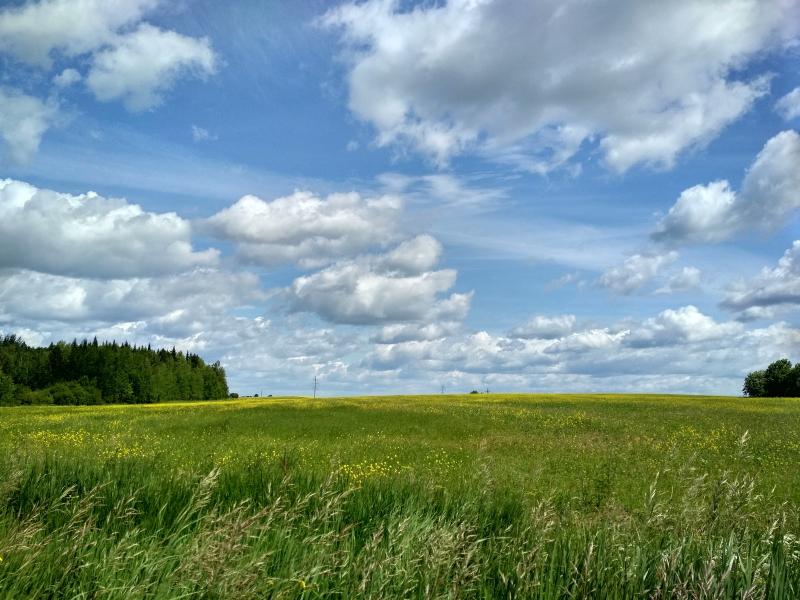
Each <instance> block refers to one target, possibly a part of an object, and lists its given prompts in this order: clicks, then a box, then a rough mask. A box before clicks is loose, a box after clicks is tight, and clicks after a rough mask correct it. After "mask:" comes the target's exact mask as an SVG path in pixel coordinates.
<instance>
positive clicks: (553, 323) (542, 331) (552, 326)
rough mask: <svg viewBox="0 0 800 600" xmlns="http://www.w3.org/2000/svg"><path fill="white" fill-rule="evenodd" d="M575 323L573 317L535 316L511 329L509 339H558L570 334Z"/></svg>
mask: <svg viewBox="0 0 800 600" xmlns="http://www.w3.org/2000/svg"><path fill="white" fill-rule="evenodd" d="M576 321H577V319H576V318H575V315H554V316H549V315H536V316H533V317H531V318H530V319H528V321H527V322H525V323H523V324H522V325H520V326H518V327H515V328H514V329H512V330H511V332H510V333H509V337H514V338H525V339H529V338H539V339H545V340H547V339H553V338H559V337H563V336H565V335H568V334H570V333H572V330H573V329H574V328H575V322H576Z"/></svg>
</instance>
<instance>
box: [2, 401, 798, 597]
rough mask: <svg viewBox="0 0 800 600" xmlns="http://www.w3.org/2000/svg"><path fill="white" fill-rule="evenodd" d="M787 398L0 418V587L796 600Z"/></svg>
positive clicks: (793, 459)
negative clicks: (788, 465) (775, 399)
mask: <svg viewBox="0 0 800 600" xmlns="http://www.w3.org/2000/svg"><path fill="white" fill-rule="evenodd" d="M798 418H800V403H797V402H795V401H783V402H778V401H770V400H764V401H747V400H741V399H710V398H685V397H684V398H681V397H639V398H635V397H624V396H622V397H617V396H615V397H599V396H595V397H568V396H555V397H542V396H534V397H524V396H508V397H502V396H492V397H483V398H477V399H476V398H464V397H448V398H444V399H442V398H440V397H430V398H419V397H416V398H407V399H406V398H402V399H401V398H395V399H340V400H325V401H318V402H311V401H307V400H274V401H264V402H255V401H241V402H236V403H225V404H194V405H190V404H186V405H159V406H153V407H92V408H73V409H67V410H65V409H61V410H59V409H53V408H46V409H45V408H43V409H30V408H29V409H4V410H2V411H0V450H1V451H2V455H1V456H2V458H0V557H2V562H0V597H8V598H20V597H26V598H28V597H34V598H35V597H104V598H145V597H159V598H160V597H164V598H174V597H203V598H215V597H217V598H322V597H336V598H355V597H370V598H398V597H403V598H406V597H410V598H562V597H574V598H584V597H592V598H636V597H639V598H695V597H696V598H796V597H798V596H800V539H798V534H799V533H800V511H799V510H798V502H797V500H798V496H799V495H800V487H799V486H798V479H797V477H798V474H797V470H796V469H794V468H791V467H788V468H787V463H788V464H793V465H796V464H797V460H798V458H800V456H798V452H800V444H798V435H800V428H798Z"/></svg>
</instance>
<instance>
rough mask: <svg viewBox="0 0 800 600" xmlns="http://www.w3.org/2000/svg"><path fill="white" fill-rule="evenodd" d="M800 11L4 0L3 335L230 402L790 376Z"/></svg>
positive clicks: (768, 4) (732, 387)
mask: <svg viewBox="0 0 800 600" xmlns="http://www.w3.org/2000/svg"><path fill="white" fill-rule="evenodd" d="M798 67H800V5H799V4H798V3H797V1H796V0H774V1H769V0H737V1H735V2H722V1H718V2H715V1H709V2H706V3H696V2H690V1H688V0H687V1H685V2H684V1H682V0H676V1H675V2H671V3H662V2H655V1H653V2H640V3H637V4H636V5H635V8H632V7H631V5H630V4H629V3H624V2H618V1H613V0H596V1H593V2H588V3H587V2H561V1H559V2H556V1H540V2H528V1H522V0H494V1H489V0H487V1H471V0H451V1H449V2H436V3H428V2H425V3H411V2H391V1H388V0H367V1H365V2H358V3H349V2H344V3H339V4H334V3H329V2H303V3H278V2H256V1H250V2H245V1H241V2H231V3H225V4H223V3H219V2H210V1H208V2H201V1H199V0H197V1H195V0H185V1H183V2H180V3H174V2H163V1H159V0H103V1H101V0H81V1H80V2H74V1H67V0H39V1H37V2H33V1H27V2H6V3H3V4H2V5H0V68H1V69H2V70H1V71H0V138H1V139H2V144H0V152H2V154H0V168H1V169H2V171H0V186H2V188H0V280H2V281H1V282H0V330H2V331H5V332H15V333H19V334H20V335H22V336H23V337H25V338H26V339H27V340H28V341H29V343H32V344H47V343H49V342H51V341H53V340H58V339H64V338H67V339H71V338H73V337H82V336H93V335H97V336H98V337H100V338H104V339H117V340H121V339H128V340H130V341H132V342H135V343H152V344H154V345H163V346H169V347H171V346H173V345H175V346H177V347H179V348H181V349H186V350H192V351H196V352H198V353H200V354H201V355H202V356H204V357H205V358H207V359H209V360H217V359H219V360H221V361H222V363H223V364H224V365H225V367H226V369H227V372H228V375H229V380H230V383H231V387H232V389H233V390H235V391H239V392H240V393H253V392H259V391H263V392H264V393H300V394H304V393H307V392H308V391H309V389H310V388H309V385H310V383H309V382H310V381H312V380H313V377H314V376H315V375H316V376H318V378H319V379H320V381H321V389H322V391H323V393H326V394H331V395H333V394H343V393H362V392H380V393H384V392H433V391H439V390H440V388H441V386H442V385H444V386H446V388H447V389H449V390H451V391H468V390H470V389H473V388H477V387H481V388H485V387H489V388H490V389H493V390H497V391H501V390H509V391H511V390H532V391H545V390H547V391H551V390H552V391H664V392H697V393H706V392H712V393H738V392H739V390H740V387H741V379H742V376H743V375H744V374H745V373H746V372H747V371H749V370H752V369H754V368H760V367H763V366H764V365H765V364H767V363H769V362H771V361H772V360H775V359H777V358H779V357H782V356H788V357H789V358H791V359H793V360H798V359H800V310H799V309H800V242H798V241H797V240H799V239H800V210H798V209H800V135H798V133H797V130H798V128H800V68H798Z"/></svg>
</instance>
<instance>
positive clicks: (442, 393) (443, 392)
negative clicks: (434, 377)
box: [442, 384, 444, 394]
mask: <svg viewBox="0 0 800 600" xmlns="http://www.w3.org/2000/svg"><path fill="white" fill-rule="evenodd" d="M442 394H444V384H442Z"/></svg>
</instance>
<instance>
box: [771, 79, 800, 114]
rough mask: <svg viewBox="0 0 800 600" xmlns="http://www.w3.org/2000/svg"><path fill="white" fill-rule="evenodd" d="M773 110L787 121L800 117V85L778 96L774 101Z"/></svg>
mask: <svg viewBox="0 0 800 600" xmlns="http://www.w3.org/2000/svg"><path fill="white" fill-rule="evenodd" d="M775 110H777V111H778V114H779V115H780V116H782V117H783V118H784V119H786V120H787V121H791V120H792V119H796V118H797V117H800V87H796V88H794V89H793V90H792V91H791V92H789V93H788V94H786V95H785V96H783V97H782V98H780V99H779V100H778V101H777V102H776V103H775Z"/></svg>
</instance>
